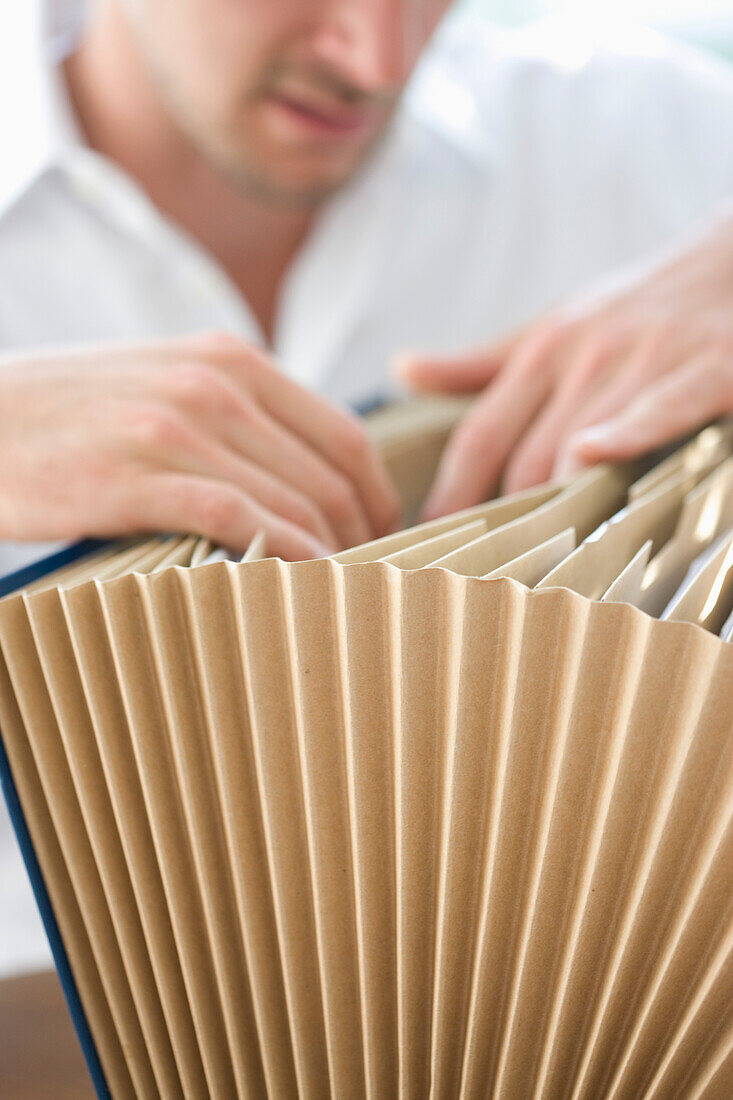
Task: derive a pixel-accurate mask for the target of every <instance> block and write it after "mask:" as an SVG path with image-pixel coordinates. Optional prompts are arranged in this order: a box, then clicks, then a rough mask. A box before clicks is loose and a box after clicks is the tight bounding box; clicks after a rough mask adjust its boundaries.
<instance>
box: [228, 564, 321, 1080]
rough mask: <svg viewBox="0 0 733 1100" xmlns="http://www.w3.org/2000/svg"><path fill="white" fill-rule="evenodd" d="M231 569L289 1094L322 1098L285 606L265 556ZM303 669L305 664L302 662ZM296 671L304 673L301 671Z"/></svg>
mask: <svg viewBox="0 0 733 1100" xmlns="http://www.w3.org/2000/svg"><path fill="white" fill-rule="evenodd" d="M216 568H217V569H231V573H230V576H231V578H232V594H233V599H234V609H235V618H236V629H237V633H238V635H239V637H240V639H241V641H240V652H239V655H238V656H239V658H240V659H241V661H242V667H243V670H244V677H245V682H246V688H247V700H248V707H249V723H250V728H251V736H252V746H253V750H254V760H255V767H256V774H257V783H258V788H259V792H260V796H259V807H260V812H261V814H262V823H263V832H264V837H265V845H266V851H267V855H268V861H269V867H270V889H271V891H272V899H273V905H274V912H275V922H276V927H277V936H278V941H279V947H280V963H281V966H282V976H283V985H284V988H285V998H286V1003H287V1009H288V1019H289V1022H290V1035H291V1037H292V1045H293V1052H292V1057H293V1062H294V1065H295V1076H296V1080H297V1087H298V1093H297V1095H299V1096H306V1097H311V1096H312V1097H320V1096H328V1095H330V1092H329V1089H330V1084H329V1065H328V1058H327V1053H326V1031H325V1025H324V1018H323V1003H322V996H321V992H322V991H321V974H320V967H319V956H318V945H317V933H316V925H315V915H314V912H313V896H312V892H311V878H310V853H309V848H308V843H307V832H306V810H305V804H304V792H303V786H302V777H301V762H300V754H299V749H298V734H297V729H296V722H297V719H296V715H295V703H294V685H293V679H292V677H293V670H292V668H291V664H290V662H291V656H292V654H291V650H290V645H289V628H288V625H287V622H286V618H287V614H288V611H287V603H286V598H285V593H284V591H283V587H282V583H283V582H282V580H281V573H283V572H284V571H285V570H287V569H289V568H294V567H289V566H285V565H284V564H283V563H282V562H280V561H279V560H277V559H274V558H267V559H264V560H263V561H258V562H252V563H249V564H247V565H242V566H239V567H234V568H233V569H232V567H230V566H222V565H218V566H217V567H216ZM306 667H309V666H306ZM304 675H305V672H304Z"/></svg>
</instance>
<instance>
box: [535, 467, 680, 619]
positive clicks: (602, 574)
mask: <svg viewBox="0 0 733 1100" xmlns="http://www.w3.org/2000/svg"><path fill="white" fill-rule="evenodd" d="M694 485H695V475H691V474H686V473H680V474H676V475H674V477H672V478H669V479H667V480H666V481H665V482H664V483H663V484H662V485H660V486H659V487H658V488H656V489H654V490H653V491H651V492H650V493H649V494H648V495H646V496H643V497H638V498H637V499H636V500H634V501H632V502H631V503H630V504H627V505H626V507H625V508H622V509H621V511H620V512H617V513H616V514H615V515H613V516H612V517H611V518H610V519H608V520H606V521H605V522H604V523H602V524H601V525H600V527H598V528H597V529H596V530H595V531H593V532H592V534H590V535H589V536H588V538H586V539H585V541H584V542H583V543H581V545H580V546H579V547H578V549H577V550H576V551H575V552H574V553H573V554H571V555H570V556H569V557H568V558H567V559H566V560H565V561H564V562H562V563H561V564H560V565H559V566H558V567H557V568H556V569H554V570H553V571H552V572H551V573H549V574H548V575H547V576H546V577H545V578H544V579H543V580H542V582H541V584H540V585H539V586H538V587H541V588H549V587H552V586H560V587H563V588H572V589H573V591H574V592H579V593H580V595H581V596H587V597H588V599H591V600H594V599H598V598H599V597H600V596H601V595H602V594H603V593H604V592H605V591H606V589H607V588H608V586H609V585H610V584H612V583H613V581H614V580H615V579H616V578H617V577H618V576H619V574H620V573H621V572H622V571H623V570H624V568H625V567H626V566H627V565H628V564H629V561H630V560H631V559H632V558H633V557H634V555H635V554H636V553H637V551H638V550H639V548H640V547H641V546H642V545H643V543H645V542H646V541H647V539H651V540H652V543H653V545H654V546H655V547H657V548H658V547H659V546H661V545H663V544H664V543H665V542H666V541H667V539H669V537H670V536H671V535H672V532H673V531H674V529H675V525H676V523H677V519H678V516H679V514H680V510H681V508H682V505H683V501H684V499H685V494H686V493H687V492H688V491H689V490H690V489H691V488H693V487H694Z"/></svg>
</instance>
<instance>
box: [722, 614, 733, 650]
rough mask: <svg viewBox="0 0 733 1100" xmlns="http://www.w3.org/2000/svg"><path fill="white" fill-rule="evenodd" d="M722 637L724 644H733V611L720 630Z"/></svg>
mask: <svg viewBox="0 0 733 1100" xmlns="http://www.w3.org/2000/svg"><path fill="white" fill-rule="evenodd" d="M720 637H721V638H722V640H723V641H724V642H733V611H731V613H730V615H729V616H728V618H727V619H726V620H725V622H724V623H723V625H722V627H721V629H720Z"/></svg>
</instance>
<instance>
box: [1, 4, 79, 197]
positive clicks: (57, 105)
mask: <svg viewBox="0 0 733 1100" xmlns="http://www.w3.org/2000/svg"><path fill="white" fill-rule="evenodd" d="M46 10H47V9H46V7H45V6H38V7H36V8H34V9H32V10H31V11H29V18H28V19H27V21H26V23H25V24H24V26H23V27H22V29H21V30H20V31H19V32H18V37H17V41H14V42H13V49H12V57H9V58H8V61H9V64H10V66H11V69H10V73H6V79H8V84H7V85H6V88H5V95H4V96H3V100H4V102H3V105H2V108H0V118H1V119H2V122H1V124H0V129H1V130H2V133H3V139H4V148H5V152H4V155H3V158H2V164H1V165H0V212H2V211H4V210H6V209H7V208H8V207H9V206H10V205H11V204H12V203H13V202H14V200H15V199H17V198H20V197H21V196H22V195H23V193H24V192H26V191H27V190H28V189H29V188H30V187H31V186H32V184H33V183H34V182H35V180H36V179H38V178H39V177H40V176H41V175H42V174H43V173H44V172H45V171H46V170H47V169H48V168H50V167H52V166H53V165H56V164H59V163H61V162H62V161H63V160H64V158H65V157H66V156H67V155H69V154H70V153H72V152H73V150H75V149H79V148H81V147H82V146H83V139H82V136H81V133H80V131H79V128H78V126H77V124H76V121H75V119H74V115H73V111H72V108H71V104H70V102H69V98H68V94H67V91H66V87H65V85H64V81H63V78H62V75H61V71H60V68H59V65H60V62H61V61H62V60H63V57H64V56H65V55H66V54H67V53H68V52H69V49H70V48H71V47H72V43H73V41H74V37H73V36H72V35H71V26H70V25H69V24H67V25H66V28H65V33H62V26H61V24H60V23H58V22H56V23H55V24H54V25H53V26H51V25H49V24H48V20H47V18H46ZM65 10H67V13H68V12H70V9H69V8H68V7H67V8H66V9H65ZM75 25H76V24H75ZM77 30H78V26H77ZM19 103H20V104H22V110H20V111H19V110H18V109H17V105H18V104H19Z"/></svg>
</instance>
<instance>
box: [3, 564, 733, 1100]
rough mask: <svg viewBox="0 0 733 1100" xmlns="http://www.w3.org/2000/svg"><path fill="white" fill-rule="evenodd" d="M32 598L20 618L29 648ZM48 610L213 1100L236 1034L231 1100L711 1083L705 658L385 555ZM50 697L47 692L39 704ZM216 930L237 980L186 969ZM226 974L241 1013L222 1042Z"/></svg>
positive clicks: (716, 761) (720, 845) (545, 599)
mask: <svg viewBox="0 0 733 1100" xmlns="http://www.w3.org/2000/svg"><path fill="white" fill-rule="evenodd" d="M57 598H58V597H55V596H52V595H49V596H48V597H46V598H41V597H33V598H32V601H36V603H33V608H32V612H31V613H32V614H33V615H34V616H35V623H36V631H37V635H38V638H39V639H40V643H42V644H41V649H42V650H43V652H44V653H46V651H47V650H48V654H47V656H50V647H51V643H52V642H53V644H54V645H55V644H57V640H56V639H55V638H51V629H50V625H51V624H47V623H46V622H45V620H43V615H42V611H43V609H44V608H46V607H52V606H53V601H54V600H55V599H57ZM60 599H61V601H62V603H63V607H64V609H65V613H66V622H67V623H68V629H69V634H70V638H71V640H72V641H73V643H74V646H75V653H74V657H75V661H76V664H77V666H78V668H79V672H80V674H81V675H82V677H83V678H84V687H85V689H86V701H87V704H88V707H89V713H90V717H91V721H92V722H93V724H94V732H95V735H96V740H97V744H98V746H99V752H100V757H101V763H100V767H99V768H98V769H97V773H96V774H97V775H98V777H99V782H100V783H102V784H103V783H104V782H108V785H109V787H110V797H111V798H112V803H113V804H112V807H111V812H112V814H113V815H114V820H115V822H116V823H117V825H118V827H119V828H120V840H121V843H122V845H123V848H124V852H125V858H126V859H127V861H128V865H129V866H131V867H132V864H133V862H137V858H135V859H134V858H133V848H132V843H133V839H134V836H138V838H139V841H140V845H141V846H140V849H139V851H138V855H140V856H141V855H142V853H143V851H144V844H143V842H144V840H145V838H144V830H145V828H147V827H148V822H149V828H150V832H151V841H150V845H151V859H148V860H142V859H141V860H140V862H139V863H138V865H137V867H136V868H135V882H134V883H133V886H134V888H135V890H136V899H137V904H138V908H139V910H140V914H141V920H143V921H144V922H145V920H147V921H148V924H147V925H145V929H146V937H147V943H148V949H149V951H150V957H151V963H152V962H153V958H154V956H156V953H157V951H158V950H159V949H160V945H157V946H156V944H155V942H154V938H153V935H152V933H153V931H154V929H153V919H152V918H153V912H154V910H153V908H152V907H151V906H152V904H153V902H154V899H155V898H156V897H157V898H158V899H159V901H158V912H161V913H164V910H165V904H163V905H162V906H161V905H160V895H161V889H163V888H164V889H165V891H166V899H165V900H166V901H167V903H168V908H169V911H170V916H171V923H172V926H173V934H174V935H175V937H176V945H177V946H178V961H179V962H180V973H179V975H178V980H179V981H182V982H185V984H186V990H187V995H188V1001H189V1003H190V1006H191V1012H192V1016H193V1018H194V1020H195V1021H196V1028H197V1030H198V1033H199V1035H200V1040H199V1043H198V1044H197V1046H198V1047H199V1048H200V1052H201V1058H202V1060H203V1062H204V1063H205V1065H206V1066H207V1070H208V1072H209V1082H210V1083H209V1092H210V1093H211V1095H214V1096H217V1097H219V1096H227V1097H228V1096H230V1095H236V1094H237V1087H236V1084H235V1080H234V1076H233V1073H232V1072H231V1061H232V1057H235V1058H236V1056H237V1052H233V1051H232V1050H231V1040H232V1037H233V1036H235V1035H236V1034H237V1026H241V1027H242V1028H243V1029H244V1030H246V1031H247V1040H246V1041H247V1043H250V1042H251V1043H252V1045H253V1046H254V1044H255V1043H256V1044H257V1046H258V1048H259V1051H260V1052H261V1056H262V1064H263V1073H264V1080H263V1076H261V1075H260V1072H259V1068H258V1065H257V1064H256V1059H254V1058H253V1059H251V1060H249V1061H248V1062H247V1063H246V1064H245V1063H244V1061H243V1062H242V1071H241V1077H240V1081H239V1086H240V1087H239V1090H238V1091H239V1093H240V1094H242V1092H243V1093H244V1094H245V1095H250V1094H251V1095H264V1094H265V1089H266V1088H267V1089H268V1090H269V1091H270V1093H272V1094H273V1095H283V1096H290V1095H293V1096H295V1095H302V1096H309V1097H310V1096H312V1097H321V1096H329V1095H334V1096H340V1095H345V1096H349V1097H351V1096H354V1097H355V1098H358V1097H359V1096H363V1095H367V1096H369V1097H370V1098H379V1100H381V1096H383V1095H384V1096H393V1095H394V1096H403V1097H411V1096H424V1095H428V1093H430V1092H431V1091H432V1093H433V1094H434V1095H435V1096H443V1095H444V1096H451V1097H452V1096H466V1097H468V1096H475V1097H477V1098H478V1097H481V1098H483V1097H485V1096H487V1095H492V1096H494V1097H495V1100H517V1097H524V1096H538V1097H539V1096H546V1097H551V1096H559V1095H562V1096H570V1095H573V1096H574V1097H575V1100H596V1098H597V1097H598V1096H606V1095H608V1096H609V1100H610V1096H611V1093H609V1092H608V1089H609V1088H610V1087H611V1086H613V1088H616V1085H614V1084H613V1082H614V1078H617V1079H618V1089H617V1100H620V1098H621V1097H622V1096H624V1097H630V1096H637V1095H646V1089H647V1086H651V1084H652V1083H653V1080H654V1075H655V1074H656V1075H658V1078H659V1083H658V1086H657V1085H656V1084H655V1085H654V1087H655V1089H656V1090H657V1091H656V1093H655V1094H654V1095H657V1094H658V1100H661V1097H662V1096H667V1095H686V1094H685V1093H684V1091H683V1089H684V1088H685V1087H686V1083H687V1082H688V1081H692V1080H693V1079H697V1078H695V1075H696V1074H697V1075H698V1077H699V1078H700V1080H702V1078H701V1077H700V1075H701V1074H702V1073H703V1072H707V1069H706V1067H708V1068H710V1066H712V1067H713V1069H712V1072H714V1073H715V1075H716V1076H717V1077H718V1078H719V1075H720V1068H719V1066H718V1063H720V1065H721V1066H722V1065H724V1064H725V1063H724V1061H721V1059H724V1058H725V1052H724V1051H723V1049H722V1046H721V1044H722V1043H723V1040H724V1037H725V1034H726V1031H725V1029H726V1027H728V1026H729V1025H730V1016H731V1011H732V1010H733V1002H731V1003H725V1001H724V1000H721V996H720V994H721V991H724V990H725V988H726V985H727V984H729V977H728V975H729V971H728V970H726V969H725V967H726V966H727V961H726V960H727V955H726V951H727V944H728V936H729V934H730V919H731V913H730V910H729V908H728V905H729V902H730V897H731V892H730V886H729V885H728V884H729V880H730V876H731V875H733V860H731V858H730V857H731V848H730V845H731V843H733V826H731V824H730V816H731V808H732V807H733V737H731V733H733V728H732V722H733V719H731V713H733V649H731V648H730V647H729V646H726V645H724V644H723V643H721V642H720V641H719V640H718V639H716V638H714V637H713V636H712V635H710V634H706V633H705V632H703V631H700V630H699V629H697V628H696V627H692V626H690V625H689V624H684V623H655V622H653V621H652V620H650V619H649V618H648V617H646V616H644V615H642V614H641V613H640V612H638V611H637V610H636V609H634V608H631V607H629V606H626V605H622V604H604V603H593V602H590V601H588V600H587V599H585V598H583V597H581V596H578V595H576V594H575V593H573V592H570V591H568V590H564V589H547V590H539V591H534V592H532V591H527V589H526V588H524V587H522V586H521V585H519V584H517V583H516V582H514V581H512V580H508V579H500V580H484V579H472V578H465V577H462V576H459V575H456V574H453V573H450V572H447V571H445V570H442V569H420V570H416V571H414V572H404V571H401V570H399V569H395V568H394V567H392V566H390V565H389V564H384V563H375V564H372V565H359V566H350V567H349V568H345V567H343V566H340V565H338V564H334V563H333V562H332V561H329V560H326V561H320V562H311V563H299V564H295V565H286V564H285V563H282V562H279V561H274V560H269V561H268V560H265V561H259V562H255V563H248V564H246V565H238V564H218V565H214V566H212V567H206V568H203V569H196V570H192V571H189V570H185V569H176V570H172V571H171V570H169V571H166V572H163V573H160V574H157V575H154V576H145V577H143V576H134V577H126V578H121V579H119V580H115V581H111V582H106V583H105V584H103V585H101V586H94V585H87V586H85V587H83V588H82V589H80V590H75V591H73V592H65V593H63V594H62V595H61V597H60ZM95 600H96V601H97V605H96V606H95V602H94V601H95ZM18 606H20V607H21V610H22V606H23V605H22V601H17V599H16V603H15V604H12V603H11V604H10V605H8V604H5V605H0V645H2V647H3V652H6V650H7V644H8V641H10V642H12V647H13V653H12V658H13V660H14V661H15V662H19V661H20V662H21V663H22V659H23V653H24V652H26V657H27V660H28V663H29V664H31V665H32V664H33V663H34V662H35V661H36V655H35V650H34V649H33V647H32V646H31V645H29V629H28V623H27V621H26V620H25V619H24V617H23V615H22V614H21V615H20V616H19V617H18V619H17V621H16V620H15V619H13V618H12V608H13V607H16V608H17V607H18ZM8 608H9V609H10V610H8ZM24 638H25V641H24ZM30 641H31V642H32V639H30ZM40 643H39V644H40ZM24 646H25V650H24V648H23V647H24ZM64 660H66V658H64ZM2 667H3V666H2V663H1V662H0V706H2V705H4V706H5V708H6V709H12V705H13V697H12V689H11V688H10V685H8V690H10V691H11V694H10V695H9V696H8V698H7V699H5V700H3V694H4V693H3V679H2ZM112 671H113V672H114V674H115V678H116V681H117V683H118V684H119V688H118V689H115V691H113V692H109V691H108V687H109V684H108V683H107V678H108V677H109V676H110V675H111V673H112ZM71 676H72V672H71V670H60V671H59V670H55V671H54V674H53V677H54V678H55V677H59V681H58V686H57V687H55V688H54V691H55V693H56V696H58V705H59V707H60V709H64V711H65V710H66V708H71V707H72V706H73V705H76V703H75V701H74V699H73V698H71V699H66V698H63V699H62V698H61V694H62V690H61V689H62V685H63V684H64V683H66V678H67V677H68V678H71ZM90 682H92V683H93V686H94V690H93V691H90V690H89V684H90ZM39 684H40V686H41V688H43V681H42V678H41V677H40V673H37V674H36V675H35V678H34V680H33V686H34V687H36V688H37V687H38V685H39ZM15 686H16V688H17V686H18V685H17V683H16V685H15ZM118 691H119V695H118V694H117V692H118ZM26 694H27V696H28V698H24V699H23V702H24V704H25V705H26V709H27V710H28V712H29V715H30V714H31V712H32V710H33V708H37V707H38V706H39V704H38V703H37V701H36V698H35V696H36V694H38V692H37V691H36V692H35V693H34V694H31V692H30V691H29V690H28V689H27V688H26ZM172 695H173V696H175V698H173V697H172ZM72 696H73V692H72ZM46 705H47V704H46ZM105 707H109V708H110V711H111V714H110V716H108V717H107V716H106V715H105V710H104V708H105ZM2 714H3V712H2V711H0V717H2ZM26 720H27V721H28V716H26ZM30 728H31V727H30V724H29V729H30ZM115 731H118V737H119V739H120V740H121V741H122V742H123V748H122V749H121V750H120V752H119V754H117V755H115V747H114V745H113V744H112V739H113V736H114V732H115ZM32 736H33V737H34V738H38V737H39V736H40V735H39V734H38V732H37V731H36V723H35V722H33V730H32ZM125 737H127V738H130V739H131V743H130V746H129V748H128V749H125V748H124V742H125ZM57 739H58V735H57ZM133 752H134V757H135V760H134V765H135V767H134V768H133V769H132V770H131V771H130V772H129V773H128V772H126V770H125V761H127V765H128V766H129V765H130V764H131V762H132V754H133ZM125 754H126V755H125ZM184 754H185V760H184ZM189 754H190V755H189ZM42 765H43V767H44V768H47V767H49V763H48V761H46V760H45V758H44V760H43V761H42ZM62 771H63V769H62V770H61V772H62ZM135 771H137V772H138V774H139V777H140V778H139V782H140V785H141V787H140V791H139V793H136V792H137V786H136V783H137V780H136V779H135V775H134V772H135ZM61 772H59V773H58V774H57V775H56V776H54V777H53V783H54V784H58V783H59V782H60V778H59V777H60V776H61V777H62V778H63V776H62V775H61ZM128 775H129V778H130V779H131V781H132V791H131V792H127V791H119V790H118V791H116V792H114V794H113V792H112V787H113V786H116V785H118V784H120V783H124V782H125V781H127V779H128ZM41 778H43V777H41ZM80 781H81V780H80ZM197 786H198V787H200V788H201V790H199V789H196V788H197ZM70 791H71V793H72V794H73V787H72V783H71V778H70V777H68V776H67V777H66V778H65V786H64V787H63V792H62V793H64V794H65V796H68V794H69V792H70ZM38 794H40V796H41V797H40V798H38V799H37V801H38V803H39V804H40V805H43V790H42V789H40V790H39V791H37V792H36V796H37V795H38ZM86 797H88V798H89V799H91V798H92V792H91V791H89V792H87V796H86ZM101 797H102V796H101V795H100V794H99V792H94V798H101ZM141 802H144V807H143V812H142V818H143V820H142V822H138V821H131V820H128V817H129V815H130V814H135V813H138V812H140V811H139V806H140V804H141ZM100 805H101V803H100ZM62 809H63V806H58V805H57V806H56V807H54V812H55V814H56V816H57V817H58V815H59V813H60V812H61V810H62ZM100 814H101V811H100ZM123 825H124V828H123ZM200 827H201V828H200ZM136 829H139V830H140V831H139V832H138V833H136V832H135V830H136ZM85 835H86V834H85ZM80 851H81V854H80V858H82V857H84V850H83V849H81V850H80ZM204 851H205V852H206V854H207V855H209V854H210V855H211V859H210V860H208V861H207V865H206V866H204V865H203V862H202V859H201V858H200V857H201V856H202V855H203V854H204ZM128 852H129V855H128ZM197 859H198V863H196V861H197ZM157 868H159V869H160V875H161V877H162V880H163V882H162V885H160V884H159V885H157V886H156V878H155V875H157ZM45 870H46V868H45V866H44V871H45ZM152 872H155V874H154V875H153V879H152V881H151V884H148V883H147V882H146V876H147V875H148V874H149V873H152ZM78 873H79V872H78V870H77V871H75V874H77V875H78ZM219 887H220V889H219ZM214 895H216V896H214ZM220 895H221V896H220ZM207 902H208V905H209V908H208V909H207V908H206V905H207ZM214 903H215V904H216V906H217V913H216V914H215V913H214V912H213V909H212V908H211V906H212V905H213V904H214ZM85 904H88V898H87V899H86V900H85ZM219 907H220V908H219ZM144 911H145V917H144V918H143V912H144ZM217 914H218V915H217ZM97 919H101V918H99V917H97ZM726 922H727V923H726ZM225 928H226V929H229V930H230V936H231V940H232V944H230V945H229V947H231V949H232V950H233V951H235V952H239V951H240V944H241V959H240V960H239V963H238V964H237V962H236V960H235V962H234V963H233V966H234V968H235V970H236V969H237V966H238V971H237V973H235V974H234V975H222V973H221V965H219V967H218V970H217V966H216V965H215V964H216V962H217V952H221V954H220V955H219V956H218V959H219V964H221V962H222V961H223V959H224V957H225V953H224V949H225V946H226V945H223V944H222V942H221V936H222V934H223V932H224V929H225ZM161 935H162V930H161ZM80 942H81V941H80ZM701 945H703V946H702V947H701ZM705 945H709V947H707V948H706V946H705ZM169 950H170V951H173V950H174V949H173V947H172V946H171V947H170V949H169ZM227 950H228V948H227ZM106 961H107V962H108V963H109V965H110V966H112V967H114V966H118V967H119V965H120V962H119V959H117V961H116V960H115V958H114V957H111V958H110V959H107V960H106ZM176 961H177V960H176V957H175V954H171V955H170V956H169V964H170V965H171V966H173V968H174V969H176ZM156 965H157V966H158V969H157V970H156V978H157V975H158V974H162V973H163V970H164V968H163V967H162V965H160V960H157V962H156ZM105 981H106V982H107V983H109V976H108V975H107V976H105ZM225 981H231V982H232V983H233V985H232V988H236V987H237V983H242V986H243V985H244V984H245V983H251V986H252V996H253V1005H252V1011H253V1018H248V1017H247V1015H246V1013H247V1012H249V1009H248V1007H247V1005H245V1006H244V1007H245V1015H244V1016H243V1018H242V1020H241V1021H239V1022H238V1021H235V1020H232V1019H231V1017H230V1018H229V1021H228V1022H229V1028H230V1031H229V1036H228V1038H227V1031H226V1027H225V1020H226V1013H225V1012H224V1011H223V1010H222V1003H221V1002H222V1000H225V999H226V990H224V989H223V985H224V983H225ZM162 984H163V983H161V981H160V980H158V990H159V992H160V993H161V1004H162V1005H163V1011H164V1012H165V1013H166V1019H167V1020H168V1021H169V1028H170V1030H171V1038H172V1039H173V1026H172V1021H173V1016H172V1014H171V1012H170V1007H171V1005H170V1003H169V1005H168V1008H166V1006H165V1003H164V1001H163V997H162V993H163V990H162ZM687 990H691V991H692V992H691V995H690V996H687ZM245 992H246V991H245ZM121 996H122V999H121V1000H120V999H115V1000H114V1003H113V1008H114V1011H115V1012H117V1013H119V1011H120V1007H121V1005H123V1004H126V1005H127V1010H128V1011H129V1012H130V1013H134V1012H135V1009H134V1006H132V1005H131V1004H130V994H129V990H128V991H127V992H125V990H124V988H123V990H122V994H121ZM125 997H126V998H127V1000H125ZM171 998H172V994H171ZM184 999H185V995H184ZM382 1014H383V1015H382ZM128 1026H129V1021H128ZM291 1044H292V1049H289V1047H290V1045H291ZM192 1053H193V1052H192ZM195 1053H198V1050H197V1051H196V1052H195ZM245 1053H246V1052H245V1051H241V1050H240V1051H239V1052H238V1054H239V1056H240V1057H242V1058H243V1059H244V1055H245ZM212 1067H213V1068H212ZM217 1072H219V1073H221V1077H220V1078H219V1079H217V1078H216V1073H217ZM242 1082H244V1089H243V1088H242ZM640 1083H641V1084H640ZM637 1086H638V1087H637ZM276 1087H277V1088H279V1092H278V1091H275V1089H276ZM640 1089H642V1090H643V1091H640ZM122 1095H123V1096H124V1095H127V1094H126V1093H125V1092H124V1091H123V1092H122ZM614 1095H615V1094H614ZM650 1095H651V1094H650ZM686 1100H687V1098H686Z"/></svg>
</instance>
